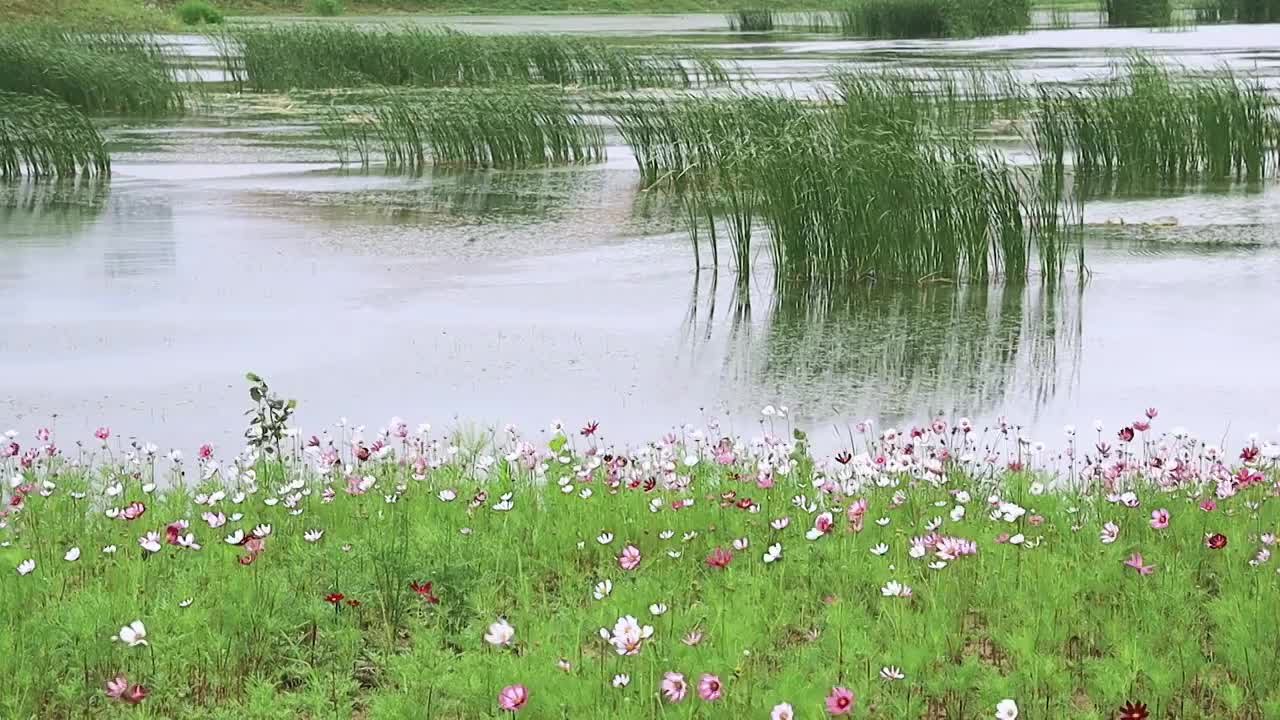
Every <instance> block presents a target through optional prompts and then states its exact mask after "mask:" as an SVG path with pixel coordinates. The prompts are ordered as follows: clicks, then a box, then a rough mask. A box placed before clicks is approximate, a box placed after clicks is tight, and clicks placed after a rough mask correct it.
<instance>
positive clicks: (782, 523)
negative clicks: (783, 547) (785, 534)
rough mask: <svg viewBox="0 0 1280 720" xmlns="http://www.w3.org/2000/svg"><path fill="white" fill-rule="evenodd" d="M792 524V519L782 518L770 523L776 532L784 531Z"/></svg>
mask: <svg viewBox="0 0 1280 720" xmlns="http://www.w3.org/2000/svg"><path fill="white" fill-rule="evenodd" d="M790 524H791V518H789V517H780V518H776V519H774V520H772V521H771V522H770V523H769V527H771V528H773V529H774V530H782V529H783V528H785V527H786V526H788V525H790Z"/></svg>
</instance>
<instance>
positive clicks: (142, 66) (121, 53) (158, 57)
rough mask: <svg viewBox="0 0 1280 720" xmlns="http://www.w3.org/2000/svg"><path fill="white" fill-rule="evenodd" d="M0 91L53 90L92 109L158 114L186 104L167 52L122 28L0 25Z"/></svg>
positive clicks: (64, 98)
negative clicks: (78, 30)
mask: <svg viewBox="0 0 1280 720" xmlns="http://www.w3.org/2000/svg"><path fill="white" fill-rule="evenodd" d="M0 90H8V91H11V92H18V93H30V94H40V95H53V96H56V97H59V98H61V99H63V100H65V101H67V102H69V103H71V104H72V105H75V106H77V107H79V108H81V109H83V110H85V111H87V112H90V113H122V114H131V115H159V114H164V113H171V112H179V111H181V110H182V109H183V108H184V107H185V105H186V94H185V92H184V90H183V88H182V86H181V85H180V83H179V82H178V80H177V78H176V76H175V73H174V66H173V65H172V63H171V58H170V57H169V56H168V53H167V52H166V51H165V50H164V49H163V48H162V47H161V46H160V45H159V44H158V43H157V42H156V41H154V40H150V39H148V38H146V37H143V36H138V35H133V34H124V33H98V34H91V35H90V34H79V33H71V32H61V31H56V30H50V29H45V28H34V29H33V28H14V29H6V30H0Z"/></svg>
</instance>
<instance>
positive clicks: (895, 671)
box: [880, 665, 906, 682]
mask: <svg viewBox="0 0 1280 720" xmlns="http://www.w3.org/2000/svg"><path fill="white" fill-rule="evenodd" d="M880 677H881V678H883V679H885V680H888V681H890V682H892V681H894V680H901V679H902V678H904V677H906V675H905V674H903V672H902V670H901V669H899V668H897V667H895V666H893V665H886V666H885V667H882V668H880Z"/></svg>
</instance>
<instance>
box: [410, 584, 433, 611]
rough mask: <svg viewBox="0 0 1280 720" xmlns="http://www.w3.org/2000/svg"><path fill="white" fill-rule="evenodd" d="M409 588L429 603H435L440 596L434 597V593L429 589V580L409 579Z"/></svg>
mask: <svg viewBox="0 0 1280 720" xmlns="http://www.w3.org/2000/svg"><path fill="white" fill-rule="evenodd" d="M409 589H410V590H412V591H414V592H415V593H417V594H418V597H420V598H422V599H423V601H424V602H426V603H427V604H429V605H435V604H436V603H438V602H440V598H438V597H436V596H435V593H433V592H432V591H431V581H430V580H428V581H426V582H424V583H420V582H418V581H416V580H413V581H410V582H409Z"/></svg>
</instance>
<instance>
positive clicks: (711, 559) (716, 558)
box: [707, 548, 733, 570]
mask: <svg viewBox="0 0 1280 720" xmlns="http://www.w3.org/2000/svg"><path fill="white" fill-rule="evenodd" d="M731 560H733V553H731V552H729V551H728V550H725V549H724V548H716V549H715V550H712V551H711V554H710V555H708V556H707V564H708V565H710V566H711V567H717V568H720V569H721V570H723V569H724V568H725V566H727V565H728V564H729V562H730V561H731Z"/></svg>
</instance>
